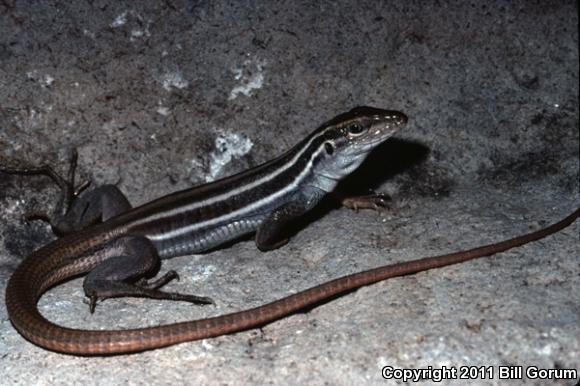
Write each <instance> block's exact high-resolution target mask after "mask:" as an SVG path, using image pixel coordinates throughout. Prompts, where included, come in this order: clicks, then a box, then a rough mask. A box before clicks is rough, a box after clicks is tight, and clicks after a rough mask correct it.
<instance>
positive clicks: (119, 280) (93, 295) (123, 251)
mask: <svg viewBox="0 0 580 386" xmlns="http://www.w3.org/2000/svg"><path fill="white" fill-rule="evenodd" d="M93 254H94V256H95V257H96V258H97V259H99V260H102V261H101V263H99V264H98V265H97V266H96V267H95V268H94V269H93V270H92V271H90V272H89V274H88V275H87V277H86V278H85V280H84V283H83V288H84V291H85V295H86V296H87V297H88V298H89V303H90V311H91V313H93V312H94V310H95V306H96V303H97V301H99V300H105V299H109V298H115V297H145V298H151V299H165V300H178V301H185V302H190V303H195V304H201V305H203V304H214V302H213V300H212V299H210V298H207V297H203V296H196V295H188V294H181V293H177V292H165V291H161V290H159V288H160V287H162V286H164V285H165V284H167V283H169V282H170V281H172V280H173V279H178V278H179V277H178V275H177V273H176V272H175V271H168V272H167V273H165V274H164V275H163V276H161V277H159V278H157V279H154V280H147V279H146V277H149V276H151V275H152V274H154V273H155V272H157V270H158V268H159V266H160V259H159V256H158V254H157V251H156V249H155V247H154V246H153V243H151V241H149V239H147V238H145V237H141V236H124V237H119V238H117V239H114V240H112V241H110V242H108V243H106V244H105V245H104V246H103V247H101V248H100V249H99V250H97V251H95V252H93Z"/></svg>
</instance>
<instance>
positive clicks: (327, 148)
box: [324, 142, 334, 155]
mask: <svg viewBox="0 0 580 386" xmlns="http://www.w3.org/2000/svg"><path fill="white" fill-rule="evenodd" d="M324 150H325V151H326V154H328V155H333V154H334V146H333V144H332V143H330V142H324Z"/></svg>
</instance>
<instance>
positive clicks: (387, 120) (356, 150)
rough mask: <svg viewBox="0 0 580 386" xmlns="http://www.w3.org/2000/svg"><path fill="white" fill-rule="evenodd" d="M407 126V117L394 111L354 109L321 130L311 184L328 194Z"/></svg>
mask: <svg viewBox="0 0 580 386" xmlns="http://www.w3.org/2000/svg"><path fill="white" fill-rule="evenodd" d="M406 123H407V116H406V115H405V114H403V113H401V112H398V111H394V110H383V109H377V108H374V107H355V108H354V109H352V110H350V111H348V112H346V113H344V114H341V115H338V116H336V117H335V118H333V119H331V120H330V121H328V122H326V123H325V124H324V125H322V127H320V128H319V129H318V130H317V131H316V132H315V133H314V136H316V137H318V138H317V141H315V142H316V143H317V146H318V152H317V153H318V154H317V157H315V159H314V165H313V177H314V178H313V182H314V184H315V185H316V186H318V187H319V188H321V189H323V190H325V191H330V190H332V189H334V187H335V186H336V184H337V183H338V182H339V181H340V180H341V179H343V178H344V177H346V176H347V175H349V174H350V173H352V172H353V171H354V170H355V169H356V168H357V167H358V166H359V165H360V164H361V163H362V162H363V161H364V160H365V158H366V157H367V155H368V154H370V152H371V151H372V150H373V149H374V148H376V147H377V146H378V145H380V144H381V143H383V142H384V141H386V140H387V139H388V138H389V137H391V136H392V135H393V134H395V133H396V132H397V131H398V130H399V129H401V127H403V126H404V125H405V124H406Z"/></svg>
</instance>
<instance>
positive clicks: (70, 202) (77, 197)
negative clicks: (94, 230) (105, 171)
mask: <svg viewBox="0 0 580 386" xmlns="http://www.w3.org/2000/svg"><path fill="white" fill-rule="evenodd" d="M77 159H78V153H77V151H76V150H73V151H72V154H71V157H70V165H69V169H68V172H67V175H66V178H65V177H62V176H61V175H60V174H58V173H57V172H56V171H55V170H54V169H53V168H52V167H51V166H49V165H41V166H36V167H31V166H23V167H3V166H0V171H2V172H6V173H9V174H23V175H44V176H47V177H50V178H51V179H52V180H53V181H54V182H55V183H56V184H57V185H58V187H59V188H60V190H61V195H60V198H59V200H58V201H57V204H56V206H55V209H54V211H53V212H52V213H50V214H49V213H45V212H33V213H28V214H27V215H26V216H25V217H26V219H27V220H43V221H46V222H48V223H49V224H50V225H51V227H52V230H53V231H54V233H55V234H57V235H59V236H60V235H65V234H68V233H72V232H75V231H78V230H81V229H83V228H85V227H87V226H89V225H92V224H95V223H97V222H99V221H106V220H108V219H109V218H111V217H114V216H116V215H118V214H121V213H124V212H126V211H128V210H129V209H131V204H130V203H129V201H128V200H127V198H125V196H124V195H123V193H122V192H121V191H120V190H119V189H118V188H117V187H116V186H114V185H103V186H99V187H97V188H95V189H93V190H91V191H88V192H85V193H83V194H81V193H82V192H83V191H84V190H85V189H86V188H87V187H88V185H89V184H90V181H85V182H84V183H82V184H80V185H78V186H76V185H75V174H76V167H77Z"/></svg>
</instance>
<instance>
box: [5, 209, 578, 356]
mask: <svg viewBox="0 0 580 386" xmlns="http://www.w3.org/2000/svg"><path fill="white" fill-rule="evenodd" d="M579 215H580V209H578V210H576V211H575V212H574V213H572V214H571V215H569V216H568V217H566V218H565V219H563V220H561V221H559V222H557V223H555V224H553V225H551V226H549V227H547V228H544V229H541V230H538V231H535V232H531V233H528V234H526V235H523V236H518V237H514V238H512V239H509V240H505V241H501V242H499V243H495V244H489V245H485V246H482V247H478V248H474V249H470V250H467V251H462V252H456V253H451V254H446V255H441V256H434V257H427V258H423V259H419V260H414V261H409V262H404V263H397V264H392V265H387V266H383V267H379V268H374V269H370V270H368V271H364V272H359V273H355V274H352V275H348V276H344V277H341V278H339V279H336V280H332V281H329V282H327V283H324V284H321V285H318V286H316V287H313V288H310V289H307V290H305V291H302V292H299V293H297V294H294V295H291V296H288V297H286V298H283V299H280V300H277V301H275V302H272V303H268V304H266V305H263V306H260V307H257V308H253V309H250V310H246V311H241V312H236V313H232V314H227V315H223V316H217V317H213V318H208V319H202V320H196V321H191V322H183V323H176V324H170V325H164V326H159V327H147V328H140V329H133V330H110V331H100V330H99V331H88V330H73V329H69V328H64V327H61V326H58V325H55V324H53V323H51V322H49V321H48V320H46V319H45V318H44V317H42V315H41V314H40V313H39V312H38V310H37V308H36V302H37V300H38V296H37V295H36V294H34V291H32V290H31V286H32V284H30V282H29V281H28V282H27V281H26V277H27V275H26V272H25V270H23V271H20V268H19V269H18V270H17V271H16V272H15V273H14V275H13V277H12V278H11V279H10V282H9V284H8V288H7V291H6V304H7V307H8V312H9V315H10V319H11V320H12V323H13V324H14V326H15V327H16V328H17V329H18V331H20V333H21V334H22V335H24V336H25V337H26V338H27V339H29V340H30V341H32V342H34V343H35V344H37V345H39V346H42V347H45V348H48V349H51V350H55V351H59V352H64V353H69V354H77V355H107V354H122V353H132V352H138V351H144V350H149V349H154V348H160V347H164V346H169V345H173V344H176V343H181V342H187V341H193V340H198V339H205V338H210V337H215V336H219V335H223V334H229V333H233V332H238V331H243V330H247V329H250V328H254V327H257V326H261V325H264V324H266V323H270V322H272V321H274V320H277V319H280V318H282V317H285V316H287V315H289V314H292V313H294V312H296V311H299V310H301V309H304V308H306V307H311V306H313V305H316V304H318V303H320V302H322V301H325V300H328V299H330V298H332V297H334V296H337V295H340V294H343V293H345V292H348V291H352V290H354V289H357V288H360V287H362V286H365V285H369V284H372V283H376V282H378V281H381V280H385V279H388V278H391V277H395V276H402V275H409V274H413V273H417V272H420V271H425V270H429V269H433V268H439V267H444V266H447V265H451V264H457V263H461V262H464V261H468V260H472V259H476V258H479V257H483V256H489V255H493V254H495V253H499V252H502V251H505V250H507V249H510V248H515V247H518V246H521V245H524V244H527V243H529V242H532V241H535V240H538V239H541V238H543V237H546V236H548V235H551V234H553V233H555V232H558V231H559V230H561V229H563V228H565V227H567V226H568V225H570V224H572V223H573V222H574V221H575V220H576V219H577V218H578V216H579ZM55 249H56V251H52V253H58V252H59V248H55ZM34 255H35V254H32V255H31V256H30V257H29V259H30V258H33V257H35V256H34ZM36 258H38V259H39V261H42V259H43V258H44V257H43V256H36ZM24 265H26V264H24ZM27 265H29V266H30V264H27ZM36 268H38V267H36Z"/></svg>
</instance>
